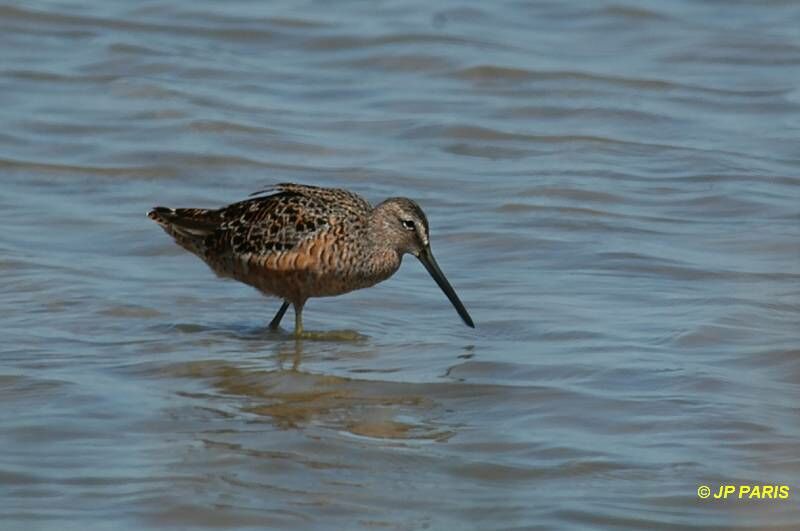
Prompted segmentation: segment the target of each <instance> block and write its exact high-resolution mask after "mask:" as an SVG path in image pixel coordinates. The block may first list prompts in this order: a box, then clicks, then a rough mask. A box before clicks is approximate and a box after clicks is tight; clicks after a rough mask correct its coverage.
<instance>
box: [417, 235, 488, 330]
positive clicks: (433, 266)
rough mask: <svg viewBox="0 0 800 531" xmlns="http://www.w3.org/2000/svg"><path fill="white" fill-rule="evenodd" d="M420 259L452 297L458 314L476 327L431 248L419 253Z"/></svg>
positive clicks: (470, 325)
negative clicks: (440, 267)
mask: <svg viewBox="0 0 800 531" xmlns="http://www.w3.org/2000/svg"><path fill="white" fill-rule="evenodd" d="M419 261H420V262H422V265H424V266H425V269H427V270H428V273H430V274H431V276H432V277H433V280H435V281H436V283H437V284H439V287H440V288H442V291H444V294H445V295H447V298H448V299H450V302H451V303H453V306H454V307H455V309H456V311H457V312H458V315H460V316H461V318H462V319H463V320H464V323H466V325H467V326H469V327H472V328H475V324H474V323H473V322H472V317H470V316H469V313H467V309H466V308H464V305H463V304H462V303H461V299H459V298H458V295H456V291H455V290H454V289H453V286H451V285H450V283H449V282H448V281H447V279H446V278H445V276H444V273H442V270H441V269H439V264H437V263H436V260H434V258H433V253H431V248H430V247H426V248H425V249H423V250H422V252H421V253H419Z"/></svg>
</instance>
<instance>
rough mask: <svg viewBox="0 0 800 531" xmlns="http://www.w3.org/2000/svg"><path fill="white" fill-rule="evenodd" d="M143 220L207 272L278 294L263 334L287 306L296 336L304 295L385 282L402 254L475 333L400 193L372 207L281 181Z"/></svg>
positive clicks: (424, 226) (416, 214) (417, 213)
mask: <svg viewBox="0 0 800 531" xmlns="http://www.w3.org/2000/svg"><path fill="white" fill-rule="evenodd" d="M147 215H148V217H150V219H152V220H155V221H156V222H157V223H158V224H159V225H161V227H162V228H163V229H164V230H165V231H166V232H167V233H168V234H169V235H170V236H172V237H173V238H174V239H175V241H176V242H177V243H178V244H179V245H180V246H182V247H183V248H184V249H186V250H188V251H191V252H192V253H194V254H196V255H197V256H199V257H200V258H202V259H203V261H205V262H206V263H207V264H208V265H209V266H210V267H211V269H212V270H214V272H215V273H217V275H219V276H222V277H228V278H234V279H236V280H239V281H241V282H244V283H245V284H249V285H250V286H253V287H254V288H256V289H258V290H259V291H261V292H262V293H264V294H266V295H273V296H277V297H280V298H282V299H283V301H284V302H283V304H282V305H281V307H280V309H279V310H278V313H277V314H276V315H275V317H274V318H273V319H272V321H271V322H270V324H269V326H270V328H273V329H274V328H277V327H278V326H279V324H280V322H281V319H283V315H284V313H286V310H287V309H288V307H289V304H292V305H293V306H294V311H295V335H296V336H301V335H302V333H303V306H304V305H305V303H306V301H307V300H308V299H309V298H310V297H327V296H332V295H340V294H342V293H347V292H349V291H353V290H356V289H361V288H367V287H369V286H373V285H375V284H377V283H378V282H381V281H383V280H386V279H387V278H389V277H390V276H392V275H393V274H394V272H395V271H397V269H398V268H399V267H400V262H401V260H402V258H403V255H404V254H406V253H410V254H413V255H414V256H416V257H417V258H419V260H420V262H422V264H423V265H424V266H425V268H426V269H427V270H428V272H429V273H430V274H431V276H432V277H433V279H434V280H435V281H436V283H437V284H438V285H439V287H440V288H441V289H442V291H444V293H445V295H447V298H448V299H450V302H451V303H452V304H453V306H455V309H456V311H457V312H458V315H460V316H461V318H462V319H463V320H464V323H466V324H467V326H470V327H473V328H474V327H475V325H474V324H473V322H472V318H471V317H470V316H469V313H467V310H466V308H464V305H463V304H462V303H461V300H459V298H458V296H457V295H456V292H455V290H453V287H452V286H451V285H450V283H449V282H448V281H447V279H446V278H445V276H444V274H443V273H442V270H441V269H439V266H438V264H437V263H436V260H434V258H433V253H432V252H431V247H430V232H429V228H428V219H427V218H426V217H425V214H424V213H423V212H422V209H420V207H419V206H418V205H417V204H416V203H415V202H414V201H412V200H410V199H406V198H405V197H393V198H390V199H387V200H386V201H384V202H383V203H381V204H379V205H378V206H376V207H374V208H373V207H372V206H371V205H370V204H369V203H368V202H367V201H366V200H364V199H363V198H361V197H359V196H358V195H356V194H354V193H352V192H349V191H347V190H341V189H336V188H319V187H316V186H305V185H300V184H291V183H284V184H278V185H276V186H274V187H272V188H269V189H267V190H262V191H261V192H256V193H255V194H252V196H251V198H250V199H246V200H244V201H240V202H238V203H233V204H231V205H228V206H226V207H223V208H220V209H215V210H214V209H202V208H164V207H156V208H154V209H153V210H151V211H150V212H149V213H148V214H147Z"/></svg>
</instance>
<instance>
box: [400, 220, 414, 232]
mask: <svg viewBox="0 0 800 531" xmlns="http://www.w3.org/2000/svg"><path fill="white" fill-rule="evenodd" d="M403 227H405V228H406V230H414V229H415V227H414V222H413V221H411V220H410V219H404V220H403Z"/></svg>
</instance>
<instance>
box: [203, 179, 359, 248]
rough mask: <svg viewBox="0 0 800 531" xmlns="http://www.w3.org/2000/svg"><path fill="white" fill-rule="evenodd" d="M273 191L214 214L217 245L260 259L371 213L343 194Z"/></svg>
mask: <svg viewBox="0 0 800 531" xmlns="http://www.w3.org/2000/svg"><path fill="white" fill-rule="evenodd" d="M272 191H275V193H272V194H271V195H267V196H262V197H254V198H252V199H247V200H245V201H240V202H238V203H234V204H232V205H230V206H228V207H225V208H223V209H220V210H218V211H217V212H218V214H219V216H220V219H221V220H222V222H221V224H220V226H219V230H218V231H217V232H216V234H215V235H214V236H213V237H215V239H217V241H218V243H223V242H224V243H225V244H227V245H229V246H230V248H231V250H232V251H233V252H234V253H236V254H251V255H257V256H258V255H260V256H265V255H268V254H270V253H274V252H282V251H289V250H292V249H295V248H297V247H298V246H299V245H300V244H301V243H302V242H303V241H304V240H307V239H309V238H313V237H314V236H315V235H317V234H319V232H320V231H323V230H325V229H326V228H330V226H331V225H334V224H337V223H338V222H339V221H341V220H343V219H347V218H352V217H355V216H363V215H364V213H365V212H368V211H369V210H370V208H371V207H370V205H369V203H367V202H366V201H365V200H363V199H362V198H360V197H359V196H357V195H355V194H353V193H351V192H348V191H346V190H339V189H334V188H318V187H315V186H305V185H298V184H291V183H283V184H278V185H276V186H275V187H274V188H272ZM258 193H264V192H258Z"/></svg>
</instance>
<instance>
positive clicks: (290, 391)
mask: <svg viewBox="0 0 800 531" xmlns="http://www.w3.org/2000/svg"><path fill="white" fill-rule="evenodd" d="M303 344H304V341H302V340H300V341H295V342H294V343H293V344H292V343H291V342H289V344H288V345H282V346H281V347H279V348H278V349H277V351H276V353H275V355H274V361H275V365H276V368H275V369H272V370H263V369H243V368H241V367H238V366H237V365H234V364H227V363H224V362H189V363H186V364H182V365H176V366H171V367H169V368H168V369H167V370H166V373H167V374H168V375H170V376H173V377H183V378H198V379H202V380H204V381H206V382H207V383H208V384H209V385H210V386H211V387H212V388H213V389H214V390H215V392H216V393H218V394H219V395H220V397H225V398H231V397H236V398H237V399H238V400H240V401H241V403H242V405H241V411H242V412H244V413H251V414H255V415H259V416H264V417H267V418H268V419H269V420H270V422H272V423H273V424H274V425H275V426H276V427H278V428H281V429H300V428H304V427H307V426H309V425H312V424H314V425H318V426H324V427H325V428H326V429H332V430H336V431H340V432H343V433H350V434H352V435H358V436H364V437H374V438H379V439H397V440H411V439H414V440H432V441H439V442H443V441H446V440H447V439H449V438H450V437H452V436H453V435H454V434H455V431H454V430H453V429H452V428H453V426H443V425H441V424H440V423H439V422H437V421H436V420H435V419H436V417H437V412H438V411H439V409H440V407H441V406H440V405H438V404H436V402H435V401H434V400H431V399H430V398H426V397H425V396H424V395H423V394H420V393H415V392H414V386H413V385H409V384H405V383H395V382H386V381H380V380H364V379H358V378H346V377H341V376H335V375H329V374H315V373H312V372H307V371H304V370H303V369H302V360H303V350H304V349H303ZM359 355H360V356H364V354H363V353H361V354H359ZM420 391H424V389H421V390H420Z"/></svg>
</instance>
